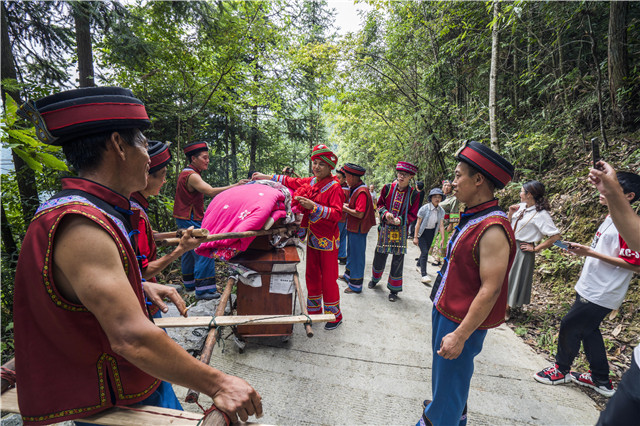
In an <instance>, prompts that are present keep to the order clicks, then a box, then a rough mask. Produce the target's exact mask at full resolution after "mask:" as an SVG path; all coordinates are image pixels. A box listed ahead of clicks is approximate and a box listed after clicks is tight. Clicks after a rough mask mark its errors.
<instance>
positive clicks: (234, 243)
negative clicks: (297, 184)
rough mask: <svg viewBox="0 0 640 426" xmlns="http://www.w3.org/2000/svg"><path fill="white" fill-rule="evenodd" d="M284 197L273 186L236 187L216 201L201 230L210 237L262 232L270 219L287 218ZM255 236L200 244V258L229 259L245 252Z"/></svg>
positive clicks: (216, 197) (210, 205) (205, 214)
mask: <svg viewBox="0 0 640 426" xmlns="http://www.w3.org/2000/svg"><path fill="white" fill-rule="evenodd" d="M284 201H285V197H284V194H283V193H282V192H281V191H279V190H277V189H275V188H272V187H270V186H267V185H260V184H247V185H241V186H235V187H233V188H230V189H227V190H226V191H224V192H221V193H220V194H218V195H217V196H215V197H214V198H213V200H212V201H211V203H209V206H208V207H207V211H206V212H205V213H204V219H203V220H202V227H203V228H206V229H207V230H209V232H210V233H211V234H221V233H224V232H244V231H256V230H259V229H262V227H263V226H264V224H265V223H266V222H267V220H268V219H269V218H270V217H272V218H273V220H274V221H278V219H282V218H283V217H285V216H286V210H285V205H284ZM254 238H255V237H251V238H235V239H228V240H220V241H210V242H206V243H203V244H201V245H200V247H198V248H197V249H196V253H197V254H199V255H200V256H206V257H215V258H219V259H223V260H229V259H230V258H232V257H233V256H235V255H236V254H238V253H239V252H242V251H245V250H246V249H247V247H249V245H250V244H251V242H252V241H253V240H254Z"/></svg>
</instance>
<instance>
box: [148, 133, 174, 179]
mask: <svg viewBox="0 0 640 426" xmlns="http://www.w3.org/2000/svg"><path fill="white" fill-rule="evenodd" d="M147 152H148V153H149V158H151V165H150V166H149V174H152V173H155V172H157V171H158V170H161V169H162V168H163V167H165V166H166V165H167V164H169V161H171V151H169V145H167V144H166V143H163V142H160V141H149V147H148V148H147Z"/></svg>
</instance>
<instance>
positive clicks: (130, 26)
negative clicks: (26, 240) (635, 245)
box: [1, 0, 640, 374]
mask: <svg viewBox="0 0 640 426" xmlns="http://www.w3.org/2000/svg"><path fill="white" fill-rule="evenodd" d="M363 3H368V4H369V5H370V7H369V8H367V9H368V12H364V13H362V16H361V17H360V19H361V20H362V23H363V25H362V28H361V30H359V31H357V32H353V33H348V34H347V35H345V36H340V35H339V34H338V33H337V32H336V28H335V27H334V18H335V12H334V11H333V10H332V8H331V2H330V1H329V2H328V1H321V0H314V1H301V0H297V1H285V0H274V1H207V2H196V1H192V2H177V1H176V2H164V1H162V2H161V1H157V2H154V1H145V2H137V3H132V2H127V4H126V5H124V4H120V3H118V2H111V1H105V2H90V1H84V2H62V1H47V2H44V1H30V2H18V1H2V23H1V31H2V42H1V45H2V99H3V116H2V145H3V147H4V150H3V155H4V154H7V155H10V156H11V160H12V163H13V166H14V168H13V170H11V171H8V170H3V174H2V333H3V338H2V354H3V359H4V358H5V357H6V356H10V355H11V352H12V320H11V312H12V293H13V292H12V289H13V273H14V270H15V269H14V268H15V261H16V259H17V253H19V249H20V241H21V239H22V237H23V236H24V233H25V230H26V227H27V224H28V223H29V221H30V219H31V217H32V216H33V213H34V211H35V209H36V208H37V205H38V203H39V202H40V201H42V200H43V199H44V198H46V197H47V196H48V195H50V194H52V193H54V192H55V191H56V190H58V189H59V177H60V176H61V175H63V174H65V173H70V171H69V170H67V167H66V165H65V164H64V162H63V161H61V160H62V158H63V157H62V155H61V152H60V151H59V150H58V149H55V148H53V147H49V146H45V145H42V144H40V143H39V142H37V141H36V140H35V139H34V135H35V134H34V132H33V130H32V129H31V128H30V127H29V125H28V124H27V123H25V122H23V121H22V120H21V119H18V118H17V117H16V114H15V111H16V106H17V105H19V104H20V103H21V102H24V101H25V100H27V99H37V98H39V97H42V96H45V95H49V94H52V93H55V92H57V91H60V90H64V89H71V88H76V87H87V86H92V85H99V86H107V85H115V86H122V87H126V88H129V89H131V90H132V91H133V92H134V94H135V95H136V96H137V97H138V98H139V99H141V100H142V101H143V102H144V103H145V105H146V107H147V111H148V114H149V116H150V117H151V119H152V127H151V129H150V130H149V131H148V132H146V134H147V136H148V137H149V138H150V139H158V140H161V141H168V142H171V143H172V146H171V151H172V152H173V155H174V161H173V163H172V165H171V170H170V171H169V175H168V178H167V180H168V183H167V184H166V185H165V187H164V189H163V191H162V194H161V195H160V196H159V197H157V198H156V199H155V200H154V201H153V203H152V207H151V211H152V213H151V218H152V220H153V221H154V222H155V226H156V229H158V230H169V229H172V228H173V227H174V223H173V220H172V218H171V208H172V203H173V201H172V198H173V194H174V192H175V182H176V176H177V173H178V172H179V170H181V168H182V167H183V166H184V164H185V159H184V158H183V156H182V155H181V152H182V151H181V148H182V146H184V145H185V144H187V143H189V142H193V141H199V140H202V141H207V142H208V143H209V144H210V146H211V158H212V165H211V166H210V168H209V170H208V171H207V172H206V173H205V174H204V175H203V176H204V178H205V180H207V181H208V182H210V183H211V184H213V185H224V184H227V183H230V182H234V181H237V180H238V179H241V178H244V177H246V176H247V173H249V172H251V171H263V172H277V171H279V170H281V169H282V168H283V167H284V166H293V167H294V168H295V169H296V171H297V172H298V173H300V174H301V175H306V174H307V173H308V167H309V165H308V158H309V153H310V150H311V148H312V147H313V146H314V145H316V144H318V143H325V144H327V145H329V146H331V147H332V148H334V149H335V150H336V152H337V153H338V155H339V158H340V163H344V162H347V161H349V162H354V163H358V164H361V165H364V166H366V167H367V169H368V174H367V176H366V177H367V181H368V183H373V184H375V185H376V187H379V186H380V185H381V184H383V183H386V182H388V181H390V180H391V179H392V178H393V173H394V165H395V163H396V162H397V161H398V160H404V159H408V160H410V161H413V162H415V163H416V164H417V165H418V166H419V169H420V173H419V175H418V176H417V179H418V180H422V181H424V182H425V184H426V186H427V187H432V186H436V185H439V182H440V181H441V180H442V179H443V178H450V177H452V170H453V168H454V160H453V153H454V152H455V151H456V150H457V148H458V147H459V145H460V143H461V142H462V141H464V140H465V139H473V140H478V141H481V142H483V143H486V144H488V145H491V146H492V147H493V148H494V149H496V150H497V151H499V152H501V153H502V154H503V155H504V156H505V157H507V158H508V159H509V160H510V161H512V162H513V164H514V165H515V166H516V170H517V172H516V178H515V180H514V183H512V184H510V185H509V186H508V187H507V188H506V189H505V190H503V191H502V192H501V194H500V195H501V199H502V203H503V204H504V206H507V205H508V204H509V203H512V202H516V201H517V200H518V198H517V193H518V191H519V185H520V184H521V183H522V182H523V181H526V180H529V179H537V180H540V181H542V182H543V183H545V184H546V185H547V189H548V193H549V196H550V197H549V198H550V199H551V200H552V205H553V212H552V214H553V216H554V219H555V220H556V222H557V223H558V224H559V226H560V227H561V229H562V231H563V237H565V238H566V239H569V240H572V239H573V240H574V241H580V242H583V243H584V242H588V241H590V238H591V236H592V234H593V233H594V232H595V230H596V228H597V226H598V224H599V221H601V220H602V218H603V217H604V215H605V214H606V210H605V209H603V208H601V207H599V206H598V204H597V197H596V195H595V193H594V190H593V188H592V187H590V186H589V185H587V184H586V181H585V176H586V172H587V170H588V165H589V158H590V149H591V148H590V142H589V141H590V140H591V139H592V138H594V137H597V138H598V140H599V141H600V143H601V145H602V147H601V150H602V154H603V156H604V157H605V158H607V159H609V160H611V162H612V163H613V164H614V166H616V167H617V168H621V169H625V170H632V171H635V172H639V166H640V142H639V139H640V138H639V135H640V131H639V130H640V28H639V27H640V3H639V2H622V1H621V2H590V1H575V2H534V1H514V2H504V1H494V2H481V1H474V2H462V1H459V2H428V1H423V2H408V1H407V2H405V1H367V2H363ZM580 264H581V261H580V260H576V259H572V258H567V257H566V256H563V255H561V254H559V253H558V252H556V251H553V250H547V251H546V252H545V253H543V255H542V256H539V259H538V266H539V270H538V272H537V281H536V286H537V289H536V290H534V298H536V302H535V303H534V304H533V305H532V306H531V307H530V308H529V309H527V310H525V314H524V315H525V316H523V317H522V318H516V319H515V320H514V323H513V327H514V328H515V329H516V332H517V333H518V334H519V335H522V336H523V338H525V339H526V340H528V341H529V343H530V344H532V345H533V346H537V347H539V348H540V349H541V350H542V351H545V352H547V353H552V352H553V350H554V344H555V341H554V333H555V332H557V322H558V318H559V317H558V315H560V316H561V315H562V311H563V310H565V311H566V309H567V308H568V306H569V303H570V302H571V294H572V291H573V290H572V289H573V284H574V282H575V278H576V277H577V274H578V273H579V270H580ZM637 284H638V279H637V277H636V279H635V280H634V281H633V283H632V290H631V291H630V293H629V296H628V301H627V302H625V304H624V305H623V307H622V308H621V310H620V312H619V313H616V315H612V317H611V319H610V325H609V326H610V327H611V329H612V331H611V333H609V334H607V336H605V337H606V338H607V344H608V347H610V357H613V358H612V359H613V360H614V361H612V362H614V363H615V362H616V361H618V362H619V364H620V368H623V367H624V366H625V365H627V366H628V361H629V356H630V346H633V345H634V344H635V343H636V342H637V336H638V332H639V331H640V330H639V327H638V326H639V322H640V321H639V319H640V291H639V290H638V287H637ZM536 295H537V296H536ZM618 326H620V327H618ZM634 330H635V331H634ZM614 332H615V335H614ZM625 363H626V364H625ZM614 373H615V374H618V371H617V370H614Z"/></svg>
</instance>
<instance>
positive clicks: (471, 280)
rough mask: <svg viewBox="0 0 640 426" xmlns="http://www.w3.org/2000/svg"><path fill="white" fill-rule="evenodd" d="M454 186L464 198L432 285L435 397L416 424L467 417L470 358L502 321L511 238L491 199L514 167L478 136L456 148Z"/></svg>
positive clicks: (460, 420) (512, 250) (444, 422)
mask: <svg viewBox="0 0 640 426" xmlns="http://www.w3.org/2000/svg"><path fill="white" fill-rule="evenodd" d="M456 159H457V160H458V161H459V163H458V165H457V167H456V170H455V180H454V181H453V188H454V190H455V195H456V197H458V200H460V202H462V203H464V204H466V205H467V209H466V210H465V212H464V213H463V214H462V219H461V221H460V223H459V224H458V226H456V228H455V229H456V231H455V233H454V234H453V236H452V237H451V239H450V240H449V244H448V245H447V256H446V257H445V258H444V265H443V266H442V269H441V270H440V272H438V278H437V279H436V282H435V284H434V285H433V290H432V292H431V300H433V308H432V310H431V319H432V340H431V341H432V350H433V361H432V378H431V390H432V399H433V400H432V401H429V400H427V401H425V404H424V405H425V410H424V412H423V414H422V417H421V418H420V421H419V422H418V424H419V425H422V426H424V425H431V424H434V425H453V424H456V425H457V424H461V425H464V424H466V402H467V397H468V395H469V385H470V383H471V376H472V375H473V360H474V358H475V356H476V355H478V354H479V353H480V351H481V350H482V344H483V342H484V338H485V336H486V334H487V329H489V328H493V327H497V326H499V325H500V324H502V323H503V322H504V314H505V310H506V304H507V289H508V288H507V287H508V279H509V270H510V269H511V264H512V263H513V258H514V256H515V238H514V235H513V231H512V229H511V225H510V223H509V221H508V219H507V215H506V214H505V213H504V212H503V211H502V210H500V207H499V206H498V200H497V199H496V198H494V195H493V193H494V190H495V188H504V186H505V185H506V184H507V183H509V181H510V180H511V179H512V178H513V166H512V165H511V164H510V163H509V162H508V161H507V160H505V159H504V158H503V157H501V156H500V155H498V154H496V153H495V152H493V151H492V150H491V149H489V148H487V147H486V146H484V145H482V144H481V143H478V142H474V141H471V142H466V143H465V144H464V146H463V147H462V148H461V149H460V151H458V154H457V155H456Z"/></svg>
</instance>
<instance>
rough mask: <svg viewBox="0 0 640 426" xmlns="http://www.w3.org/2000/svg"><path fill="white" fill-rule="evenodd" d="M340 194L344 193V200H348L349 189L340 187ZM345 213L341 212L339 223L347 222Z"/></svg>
mask: <svg viewBox="0 0 640 426" xmlns="http://www.w3.org/2000/svg"><path fill="white" fill-rule="evenodd" d="M342 192H344V199H345V200H348V199H349V187H348V186H343V187H342ZM347 216H348V214H347V212H345V211H343V212H342V217H341V218H340V223H345V222H346V221H347Z"/></svg>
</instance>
